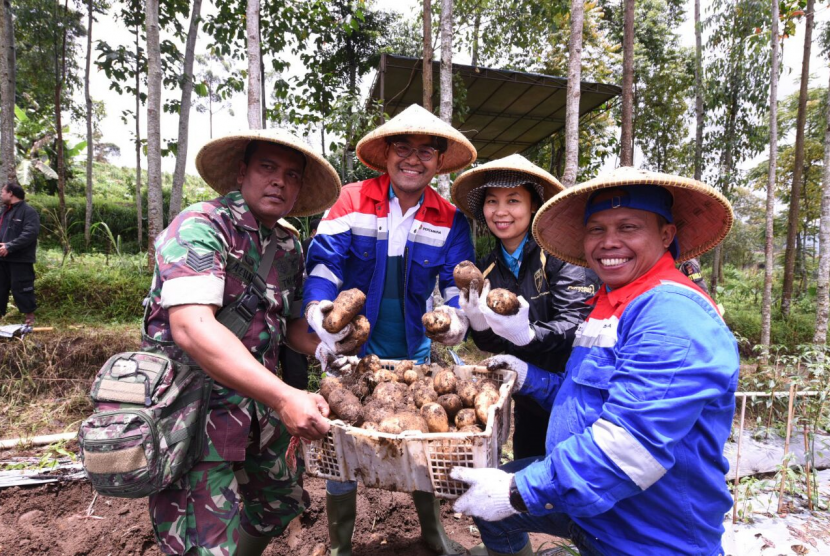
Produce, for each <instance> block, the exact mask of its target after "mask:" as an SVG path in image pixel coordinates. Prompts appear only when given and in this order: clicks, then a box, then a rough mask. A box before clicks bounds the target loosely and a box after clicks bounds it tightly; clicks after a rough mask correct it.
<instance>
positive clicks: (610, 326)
mask: <svg viewBox="0 0 830 556" xmlns="http://www.w3.org/2000/svg"><path fill="white" fill-rule="evenodd" d="M732 218H733V216H732V209H731V207H730V206H729V203H728V202H727V201H726V199H725V198H723V196H721V195H720V194H719V193H717V192H716V191H714V190H713V189H711V188H710V187H708V186H706V185H704V184H702V183H700V182H697V181H695V180H690V179H686V178H679V177H676V176H668V175H665V174H655V173H650V172H643V171H638V170H634V169H632V168H620V169H618V170H615V171H614V172H612V173H611V174H609V175H606V176H601V177H599V178H596V179H594V180H592V181H589V182H587V183H584V184H581V185H579V186H577V187H575V188H573V189H570V190H566V191H564V192H562V193H560V194H559V195H557V196H556V197H554V198H553V199H552V200H551V201H550V202H549V203H548V204H547V205H545V207H543V208H542V209H541V210H540V211H539V214H538V215H537V217H536V220H535V222H534V225H533V232H534V236H535V237H536V238H537V241H538V242H539V244H540V245H541V246H543V247H544V248H545V249H547V250H548V251H550V252H551V253H552V254H553V255H554V256H556V257H558V258H560V259H562V260H565V261H568V262H571V263H574V264H580V265H583V266H590V267H591V269H593V270H594V271H595V272H596V273H597V275H598V276H599V277H600V279H601V280H602V282H603V286H601V287H600V291H599V293H598V294H597V295H596V297H595V298H594V310H593V311H592V313H591V314H590V315H589V317H588V320H586V321H585V322H584V323H583V324H582V325H581V326H580V327H579V329H578V330H577V333H576V338H575V340H574V348H573V352H572V354H571V357H570V359H569V360H568V364H567V366H566V370H565V374H564V375H555V374H551V373H548V372H545V371H542V370H541V369H537V368H536V367H534V366H533V365H528V364H526V363H524V362H522V361H521V360H519V359H517V358H515V357H512V356H497V357H494V358H491V360H490V361H489V365H501V366H504V367H508V368H510V369H512V370H514V371H516V372H517V373H518V378H517V388H518V389H519V392H521V393H522V394H525V395H528V396H531V397H533V398H534V399H536V400H537V401H539V403H540V404H542V405H543V407H547V408H550V409H551V420H550V424H549V426H548V436H547V442H546V455H545V457H544V458H528V459H524V460H519V461H515V462H512V463H510V464H508V465H506V466H505V467H504V468H503V469H468V468H455V469H454V470H453V473H452V476H453V477H454V478H455V479H458V480H461V481H464V482H466V483H468V484H469V485H470V488H469V490H468V491H467V492H466V493H465V494H464V495H463V496H462V497H461V498H459V499H458V501H457V502H456V504H455V509H456V510H457V511H461V512H463V513H466V514H469V515H472V516H473V517H474V518H475V521H476V525H477V526H478V528H479V530H480V531H481V537H482V540H483V541H484V543H485V545H486V546H487V550H488V553H489V554H491V555H500V554H525V555H530V554H533V550H532V548H531V546H530V543H529V539H528V535H527V532H530V531H538V532H544V533H548V534H552V535H556V536H558V537H563V538H569V539H571V540H572V541H573V543H574V544H576V546H577V547H578V548H579V550H580V553H581V554H612V555H614V554H619V555H627V554H695V555H706V556H709V555H715V554H720V553H722V547H721V537H722V535H723V530H724V529H723V516H724V514H725V513H726V512H727V511H728V510H729V508H730V507H731V505H732V499H731V497H730V495H729V491H728V489H727V486H726V481H725V479H724V475H725V474H726V472H727V470H728V464H727V461H726V459H725V458H724V457H723V446H724V443H725V442H726V439H727V437H728V436H729V432H730V428H731V424H732V416H733V413H734V409H735V398H734V396H735V390H736V387H737V381H738V352H737V346H736V343H735V339H734V337H733V336H732V333H731V332H730V331H729V329H728V328H727V327H726V325H725V324H724V322H723V320H722V319H721V316H720V314H719V313H718V309H717V307H716V305H715V303H714V302H713V301H712V300H711V299H710V298H709V296H708V295H706V294H705V293H704V292H703V291H702V290H701V289H700V288H698V287H697V286H696V285H694V284H693V283H690V282H689V280H688V278H686V277H685V276H684V275H683V274H682V273H681V272H679V271H678V270H676V268H675V261H676V260H681V261H682V260H685V259H688V258H690V257H694V256H697V255H699V254H700V253H702V252H704V251H706V250H708V249H710V248H712V247H714V246H715V245H716V244H717V243H719V242H720V241H721V240H722V239H723V238H724V237H725V236H726V234H727V232H728V231H729V228H730V226H731V223H732Z"/></svg>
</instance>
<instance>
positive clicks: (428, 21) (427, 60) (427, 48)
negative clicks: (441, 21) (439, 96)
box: [422, 0, 432, 112]
mask: <svg viewBox="0 0 830 556" xmlns="http://www.w3.org/2000/svg"><path fill="white" fill-rule="evenodd" d="M423 1H424V61H423V73H422V75H423V83H424V97H423V105H424V108H425V109H426V110H429V111H430V112H432V0H423Z"/></svg>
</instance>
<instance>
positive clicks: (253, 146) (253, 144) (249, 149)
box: [242, 139, 307, 171]
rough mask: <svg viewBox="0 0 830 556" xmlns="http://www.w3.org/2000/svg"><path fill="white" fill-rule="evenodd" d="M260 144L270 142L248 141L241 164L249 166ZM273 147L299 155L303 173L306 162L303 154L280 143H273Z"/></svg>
mask: <svg viewBox="0 0 830 556" xmlns="http://www.w3.org/2000/svg"><path fill="white" fill-rule="evenodd" d="M261 143H271V141H258V140H256V139H251V140H250V141H248V145H247V146H246V147H245V153H244V154H243V155H242V162H244V163H245V166H247V165H248V164H250V162H251V157H253V156H254V153H255V152H256V151H257V149H258V148H259V145H260V144H261ZM274 145H277V146H278V147H281V148H283V149H285V150H287V151H291V152H294V153H297V154H298V155H300V158H302V159H303V171H305V167H306V163H307V160H306V157H305V154H304V153H301V152H300V151H298V150H297V149H293V148H291V147H289V146H287V145H283V144H280V143H274Z"/></svg>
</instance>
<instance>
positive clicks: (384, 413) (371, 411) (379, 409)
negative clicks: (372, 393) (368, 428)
mask: <svg viewBox="0 0 830 556" xmlns="http://www.w3.org/2000/svg"><path fill="white" fill-rule="evenodd" d="M394 414H395V410H394V409H392V408H391V407H389V406H388V405H385V404H384V403H383V402H381V401H380V400H375V399H372V400H369V402H368V403H367V404H366V405H365V406H364V407H363V419H364V421H371V422H373V423H380V422H381V421H383V420H384V419H386V418H387V417H391V416H392V415H394Z"/></svg>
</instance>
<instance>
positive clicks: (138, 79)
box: [135, 25, 144, 251]
mask: <svg viewBox="0 0 830 556" xmlns="http://www.w3.org/2000/svg"><path fill="white" fill-rule="evenodd" d="M139 37H140V33H139V28H138V26H137V25H136V28H135V213H136V217H137V219H138V222H137V227H138V250H139V251H141V247H142V245H143V244H144V209H143V208H142V202H141V126H140V124H141V112H140V110H141V59H140V58H139V53H140V50H139V44H138V41H139Z"/></svg>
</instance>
